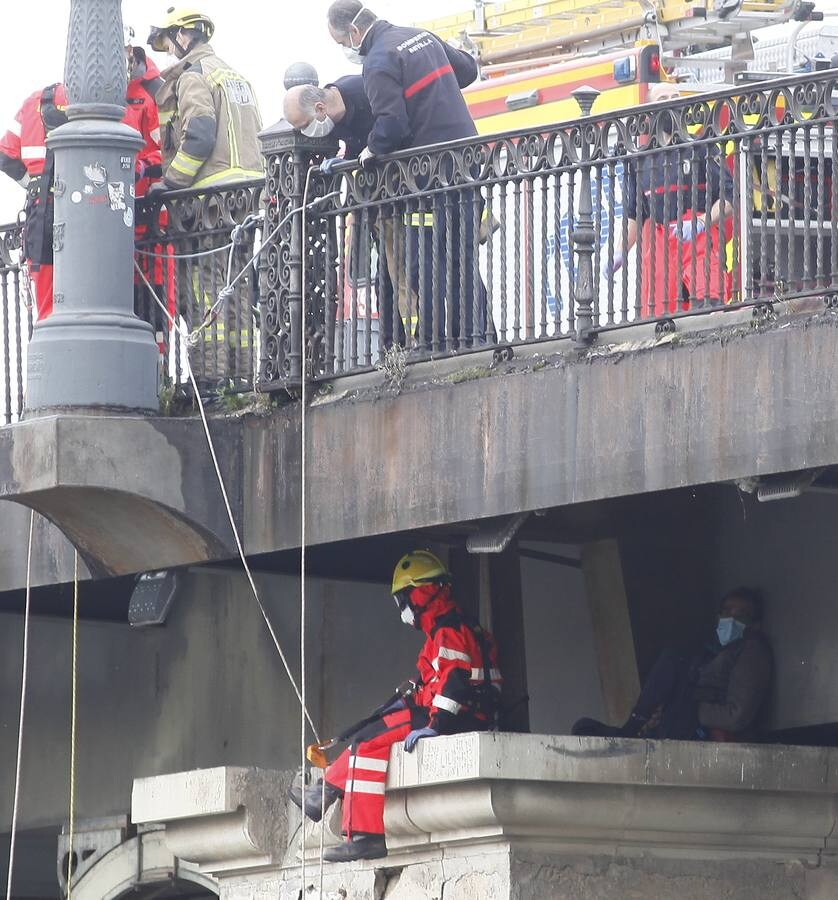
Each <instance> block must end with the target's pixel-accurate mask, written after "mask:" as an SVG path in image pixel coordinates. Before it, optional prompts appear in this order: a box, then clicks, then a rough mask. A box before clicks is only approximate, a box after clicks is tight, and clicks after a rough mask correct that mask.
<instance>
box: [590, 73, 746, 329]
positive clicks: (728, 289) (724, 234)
mask: <svg viewBox="0 0 838 900" xmlns="http://www.w3.org/2000/svg"><path fill="white" fill-rule="evenodd" d="M654 88H655V89H656V90H654V91H651V90H650V100H652V101H655V102H659V101H662V100H672V99H675V98H677V97H678V91H677V88H675V86H674V85H671V84H667V83H662V84H660V85H655V86H654ZM658 123H659V125H660V133H661V141H660V142H661V144H662V145H663V147H664V149H662V150H657V151H650V152H649V153H645V154H642V155H641V156H640V157H639V159H637V160H636V161H633V162H630V163H629V164H628V165H627V168H626V178H625V187H624V190H623V209H624V215H625V217H626V219H627V223H626V242H625V247H622V246H618V247H615V252H614V258H613V260H612V261H610V263H606V273H607V275H608V276H609V277H610V276H612V275H613V274H614V273H615V272H616V271H618V270H619V269H620V268H621V267H622V265H623V263H624V261H625V258H626V253H627V252H628V250H630V249H631V248H632V247H633V246H634V245H635V244H636V243H637V239H638V236H639V237H640V248H641V258H640V260H639V262H640V266H641V287H640V305H641V310H642V315H644V316H650V317H651V316H663V315H667V314H671V313H675V312H680V311H682V310H688V309H689V308H690V303H691V302H692V303H695V302H699V303H710V304H711V305H716V304H719V303H722V302H729V301H730V299H731V295H732V290H733V276H732V273H731V272H730V271H728V269H727V259H726V252H725V246H726V243H727V241H728V240H730V239H731V237H732V234H733V207H732V205H731V202H730V201H731V199H732V197H733V181H732V180H731V177H730V173H729V171H728V169H727V166H726V165H725V163H724V160H723V158H722V155H721V152H720V151H719V148H717V147H713V146H712V145H710V146H708V145H705V144H697V145H695V146H692V145H690V144H685V145H678V146H673V147H672V148H671V149H668V145H669V144H670V143H671V141H672V132H673V129H674V125H673V121H672V116H671V114H670V113H669V112H668V110H662V111H661V112H660V113H658Z"/></svg>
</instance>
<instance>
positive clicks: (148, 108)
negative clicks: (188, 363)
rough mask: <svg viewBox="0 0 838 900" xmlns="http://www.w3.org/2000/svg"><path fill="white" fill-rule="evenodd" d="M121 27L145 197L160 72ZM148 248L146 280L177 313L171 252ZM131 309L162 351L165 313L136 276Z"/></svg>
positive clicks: (139, 187) (155, 160)
mask: <svg viewBox="0 0 838 900" xmlns="http://www.w3.org/2000/svg"><path fill="white" fill-rule="evenodd" d="M124 31H125V57H126V61H127V64H128V91H127V94H126V98H125V99H126V110H125V118H124V119H123V120H122V121H123V122H125V124H126V125H130V126H131V127H132V128H134V129H135V130H137V131H139V133H140V134H141V135H142V137H143V141H144V144H143V147H142V149H141V150H140V151H139V153H138V154H137V165H136V176H135V184H134V194H135V196H136V197H137V199H140V198H142V197H145V196H146V194H148V191H149V188H150V187H151V186H152V185H154V184H157V183H159V182H160V181H161V179H162V177H163V166H162V162H163V158H162V154H161V151H160V116H159V112H158V109H157V102H156V101H155V99H154V95H155V94H156V93H157V91H158V90H159V88H160V86H161V85H162V84H163V79H162V78H161V77H160V70H159V69H158V68H157V66H156V65H155V63H154V60H152V59H150V58H149V57H148V55H147V54H146V51H145V48H144V47H139V46H136V45H135V44H134V38H135V31H134V29H133V28H132V27H131V26H130V25H126V26H125V28H124ZM157 215H159V217H160V223H159V224H160V226H165V225H166V223H167V212H166V210H165V209H161V210H159V211H158V212H157ZM149 224H150V223H149V221H148V220H147V219H145V220H144V218H143V212H142V211H140V212H139V214H138V216H137V224H136V229H135V237H136V239H137V240H138V241H141V240H142V239H143V238H144V237H145V235H146V234H148V228H149ZM147 249H149V250H151V252H153V253H156V254H158V255H157V256H143V255H142V254H138V264H139V265H140V268H141V269H142V270H143V273H144V274H145V276H146V278H148V280H149V281H150V282H151V283H152V284H153V285H154V286H155V288H160V289H162V290H159V291H158V293H163V294H165V296H166V305H167V307H168V309H169V313H170V315H172V316H174V314H175V308H176V303H175V263H174V260H165V259H161V258H160V255H161V254H163V253H166V252H168V253H172V252H173V251H172V247H171V245H164V244H154V245H152V246H151V247H148V248H147ZM134 289H135V293H134V311H135V312H136V314H137V315H138V316H140V318H142V319H145V320H146V321H147V322H150V323H151V324H152V325H153V326H154V330H155V335H156V339H157V346H158V347H159V349H160V353H161V354H163V353H165V341H164V333H165V331H166V329H167V323H166V322H165V321H164V320H165V316H164V314H163V312H162V311H161V310H160V309H159V308H158V307H157V305H156V304H155V303H154V301H153V300H152V299H151V297H150V296H149V295H148V294H147V292H146V291H145V288H144V285H143V283H142V279H141V278H140V277H139V275H137V276H136V278H135V282H134Z"/></svg>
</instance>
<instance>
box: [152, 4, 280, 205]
mask: <svg viewBox="0 0 838 900" xmlns="http://www.w3.org/2000/svg"><path fill="white" fill-rule="evenodd" d="M214 30H215V26H214V25H213V23H212V20H211V19H210V18H209V16H205V15H204V14H203V13H201V12H198V11H197V10H193V9H174V8H172V9H170V10H169V11H168V13H167V14H166V16H165V18H164V19H163V22H162V24H161V25H159V26H156V27H154V28H152V29H151V34H150V35H149V38H148V43H149V45H150V46H151V47H152V49H154V50H157V51H158V52H160V53H170V54H172V55H174V56H176V57H177V60H178V61H177V62H176V63H175V64H174V65H172V66H170V67H169V68H168V69H166V70H165V71H164V72H163V73H162V76H161V77H162V79H163V84H162V86H161V87H160V90H159V91H158V92H157V96H156V98H155V99H156V100H157V105H158V108H159V110H160V131H161V144H162V148H161V149H162V151H163V185H164V186H165V187H166V188H169V189H171V188H188V187H208V186H217V185H220V184H228V183H230V182H234V181H242V180H246V179H249V178H261V177H262V174H263V167H262V156H261V153H260V152H259V141H258V137H257V136H258V134H259V131H260V130H261V127H262V122H261V119H260V117H259V109H258V107H257V105H256V98H255V96H254V94H253V89H252V88H251V86H250V83H249V82H248V81H247V79H245V78H244V77H243V76H242V75H240V74H239V73H238V72H236V71H235V70H234V69H231V68H230V67H229V66H228V65H227V63H225V62H223V61H222V60H221V59H219V58H218V57H217V56H216V55H215V52H214V51H213V49H212V47H211V46H210V44H209V40H210V38H212V35H213V32H214Z"/></svg>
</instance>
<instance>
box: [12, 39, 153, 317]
mask: <svg viewBox="0 0 838 900" xmlns="http://www.w3.org/2000/svg"><path fill="white" fill-rule="evenodd" d="M126 31H128V29H126ZM140 52H142V50H141V51H140ZM143 56H145V54H144V53H143ZM156 78H159V72H158V71H157V68H156V66H155V65H154V63H153V62H151V61H150V60H149V61H148V62H147V66H146V69H145V72H144V74H143V76H142V78H140V79H134V78H132V80H131V81H130V82H129V86H128V93H127V97H126V99H127V110H126V114H125V118H124V119H123V121H124V122H125V123H127V124H128V125H130V126H131V127H132V128H136V129H137V130H138V131H139V132H140V134H141V135H142V136H143V138H144V140H145V144H144V146H143V148H142V149H141V150H140V152H139V153H138V155H137V169H136V179H137V182H136V185H135V192H136V194H137V196H142V194H143V193H145V191H146V190H147V189H148V185H149V184H150V183H151V181H152V180H156V179H155V175H156V178H157V179H159V177H160V146H159V138H160V129H159V123H158V120H157V106H156V104H155V103H154V99H153V97H152V95H151V93H149V89H150V87H151V89H152V90H153V87H152V86H153V83H154V80H155V79H156ZM66 110H67V95H66V93H65V91H64V85H62V84H52V85H49V87H46V88H43V89H42V90H39V91H35V93H34V94H31V95H30V96H29V97H27V98H26V100H25V101H24V103H23V106H21V108H20V109H19V110H18V112H17V115H16V116H15V117H14V119H13V121H12V123H11V125H10V126H9V128H8V130H7V131H6V133H5V134H4V135H3V137H2V138H0V171H3V172H5V173H6V174H7V175H8V176H9V177H10V178H12V179H14V180H15V181H17V182H18V184H20V185H21V186H22V187H24V188H25V189H26V192H27V196H26V205H25V207H24V209H25V212H26V222H25V225H24V239H23V253H24V256H25V258H26V261H27V266H28V269H29V274H30V278H31V279H32V283H33V285H34V287H35V301H36V305H37V311H38V320H39V321H40V320H41V319H45V318H46V317H47V316H48V315H50V314H51V313H52V283H53V255H52V226H53V218H54V207H53V181H54V177H55V162H54V158H53V154H52V152H51V151H49V150H48V149H47V146H46V138H47V136H48V135H49V134H50V132H51V131H52V130H53V129H54V128H57V127H58V126H60V125H63V124H64V123H65V122H66V121H67V113H66Z"/></svg>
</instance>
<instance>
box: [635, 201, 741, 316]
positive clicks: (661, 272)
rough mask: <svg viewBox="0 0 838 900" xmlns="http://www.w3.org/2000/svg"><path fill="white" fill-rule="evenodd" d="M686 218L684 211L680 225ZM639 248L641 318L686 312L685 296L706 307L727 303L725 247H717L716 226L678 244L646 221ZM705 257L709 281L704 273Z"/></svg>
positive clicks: (664, 228) (728, 282) (729, 285)
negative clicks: (640, 248) (708, 303)
mask: <svg viewBox="0 0 838 900" xmlns="http://www.w3.org/2000/svg"><path fill="white" fill-rule="evenodd" d="M690 216H691V213H690V211H689V210H687V211H686V212H685V213H684V221H685V222H686V221H687V220H688V219H689V218H690ZM727 224H728V225H729V224H730V223H727ZM726 230H728V229H726ZM641 246H642V248H643V249H642V259H641V287H640V302H641V309H642V311H643V313H642V314H643V315H644V316H663V315H667V314H668V313H675V312H680V311H682V310H688V309H689V308H690V303H689V300H685V299H684V297H685V296H686V297H688V298H692V299H693V300H699V301H702V300H707V301H709V302H710V303H720V302H722V301H724V302H729V301H730V299H731V296H732V294H733V277H732V275H731V273H730V272H728V271H727V269H726V267H725V247H724V245H721V246H720V244H719V226H718V225H711V226H710V227H709V228H708V229H707V231H704V232H702V233H701V234H699V235H697V236H696V238H695V239H694V240H691V241H680V240H679V239H678V238H677V237H674V236H673V235H672V234H671V233H670V230H669V226H668V225H658V224H656V225H655V226H654V229H653V228H652V223H651V222H650V221H649V219H646V221H644V223H643V232H642V238H641ZM708 254H709V257H710V260H709V263H710V267H709V276H710V277H709V279H708V278H707V277H706V272H705V266H706V265H707V256H708ZM679 258H680V272H679V262H678V260H679ZM653 259H654V266H653V262H652V260H653ZM653 268H654V272H653V271H652V269H653ZM720 272H721V281H720V278H719V275H720ZM679 275H680V277H679ZM720 284H721V293H720V292H719V285H720Z"/></svg>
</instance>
